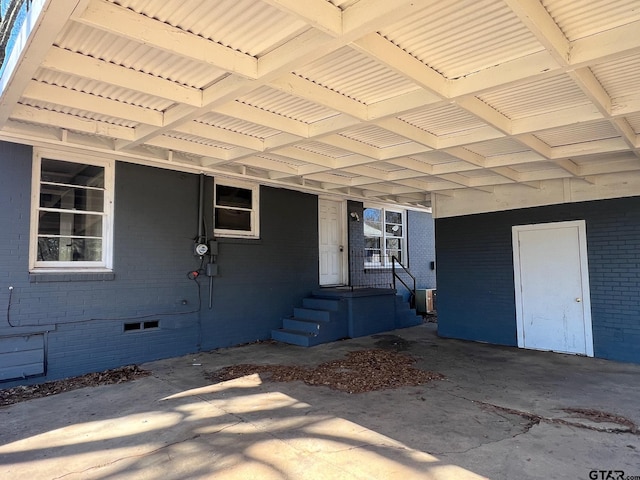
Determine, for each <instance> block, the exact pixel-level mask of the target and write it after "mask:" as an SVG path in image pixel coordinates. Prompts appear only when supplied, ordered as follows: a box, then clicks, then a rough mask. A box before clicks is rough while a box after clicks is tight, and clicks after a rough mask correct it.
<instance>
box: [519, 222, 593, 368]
mask: <svg viewBox="0 0 640 480" xmlns="http://www.w3.org/2000/svg"><path fill="white" fill-rule="evenodd" d="M512 232H513V260H514V261H513V263H514V279H515V293H516V316H517V326H518V346H519V347H521V348H531V349H536V350H552V351H555V352H564V353H576V354H582V355H587V356H590V357H592V356H593V336H592V334H593V332H592V328H591V302H590V295H589V273H588V263H587V243H586V228H585V222H584V221H583V220H580V221H574V222H558V223H546V224H539V225H523V226H517V227H513V230H512Z"/></svg>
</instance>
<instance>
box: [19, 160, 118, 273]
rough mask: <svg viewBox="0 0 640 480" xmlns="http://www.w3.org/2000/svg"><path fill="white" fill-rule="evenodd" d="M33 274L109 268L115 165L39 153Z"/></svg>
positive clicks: (36, 179)
mask: <svg viewBox="0 0 640 480" xmlns="http://www.w3.org/2000/svg"><path fill="white" fill-rule="evenodd" d="M33 172H34V175H33V192H34V195H33V201H32V217H31V218H32V221H31V248H30V252H31V253H30V255H31V261H30V267H31V269H32V270H40V269H42V270H46V269H51V270H60V269H65V270H67V269H78V270H86V269H87V268H94V269H100V270H104V269H110V268H111V231H112V222H113V212H112V204H113V202H112V201H111V198H112V195H113V164H112V163H111V162H107V161H101V160H94V161H86V160H84V159H83V160H82V161H79V160H76V159H69V158H60V157H58V156H57V155H53V154H51V155H50V154H46V153H45V154H40V153H38V152H36V156H35V159H34V169H33Z"/></svg>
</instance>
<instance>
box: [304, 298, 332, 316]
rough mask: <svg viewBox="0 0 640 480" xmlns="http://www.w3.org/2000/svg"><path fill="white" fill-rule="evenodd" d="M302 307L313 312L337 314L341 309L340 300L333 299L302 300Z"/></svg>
mask: <svg viewBox="0 0 640 480" xmlns="http://www.w3.org/2000/svg"><path fill="white" fill-rule="evenodd" d="M302 306H303V307H304V308H310V309H313V310H327V311H330V312H337V311H338V310H339V309H340V300H336V299H333V298H317V297H307V298H303V299H302Z"/></svg>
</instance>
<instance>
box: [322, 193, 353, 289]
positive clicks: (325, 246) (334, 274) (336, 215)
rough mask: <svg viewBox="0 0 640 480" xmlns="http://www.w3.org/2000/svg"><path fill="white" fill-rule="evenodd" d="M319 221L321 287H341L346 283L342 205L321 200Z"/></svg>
mask: <svg viewBox="0 0 640 480" xmlns="http://www.w3.org/2000/svg"><path fill="white" fill-rule="evenodd" d="M318 219H319V223H318V231H319V234H320V239H319V246H320V252H319V258H320V285H340V284H342V283H343V282H344V278H343V272H344V268H343V263H344V258H346V253H345V252H344V243H343V241H344V240H343V228H342V222H343V215H342V203H341V202H334V201H331V200H323V199H320V200H319V201H318Z"/></svg>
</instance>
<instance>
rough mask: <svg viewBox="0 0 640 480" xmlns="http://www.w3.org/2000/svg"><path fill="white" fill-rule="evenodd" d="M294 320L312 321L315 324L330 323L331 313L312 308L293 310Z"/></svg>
mask: <svg viewBox="0 0 640 480" xmlns="http://www.w3.org/2000/svg"><path fill="white" fill-rule="evenodd" d="M293 316H294V318H298V319H300V320H313V321H316V322H329V321H331V312H330V311H328V310H315V309H313V308H300V307H296V308H294V309H293Z"/></svg>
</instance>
